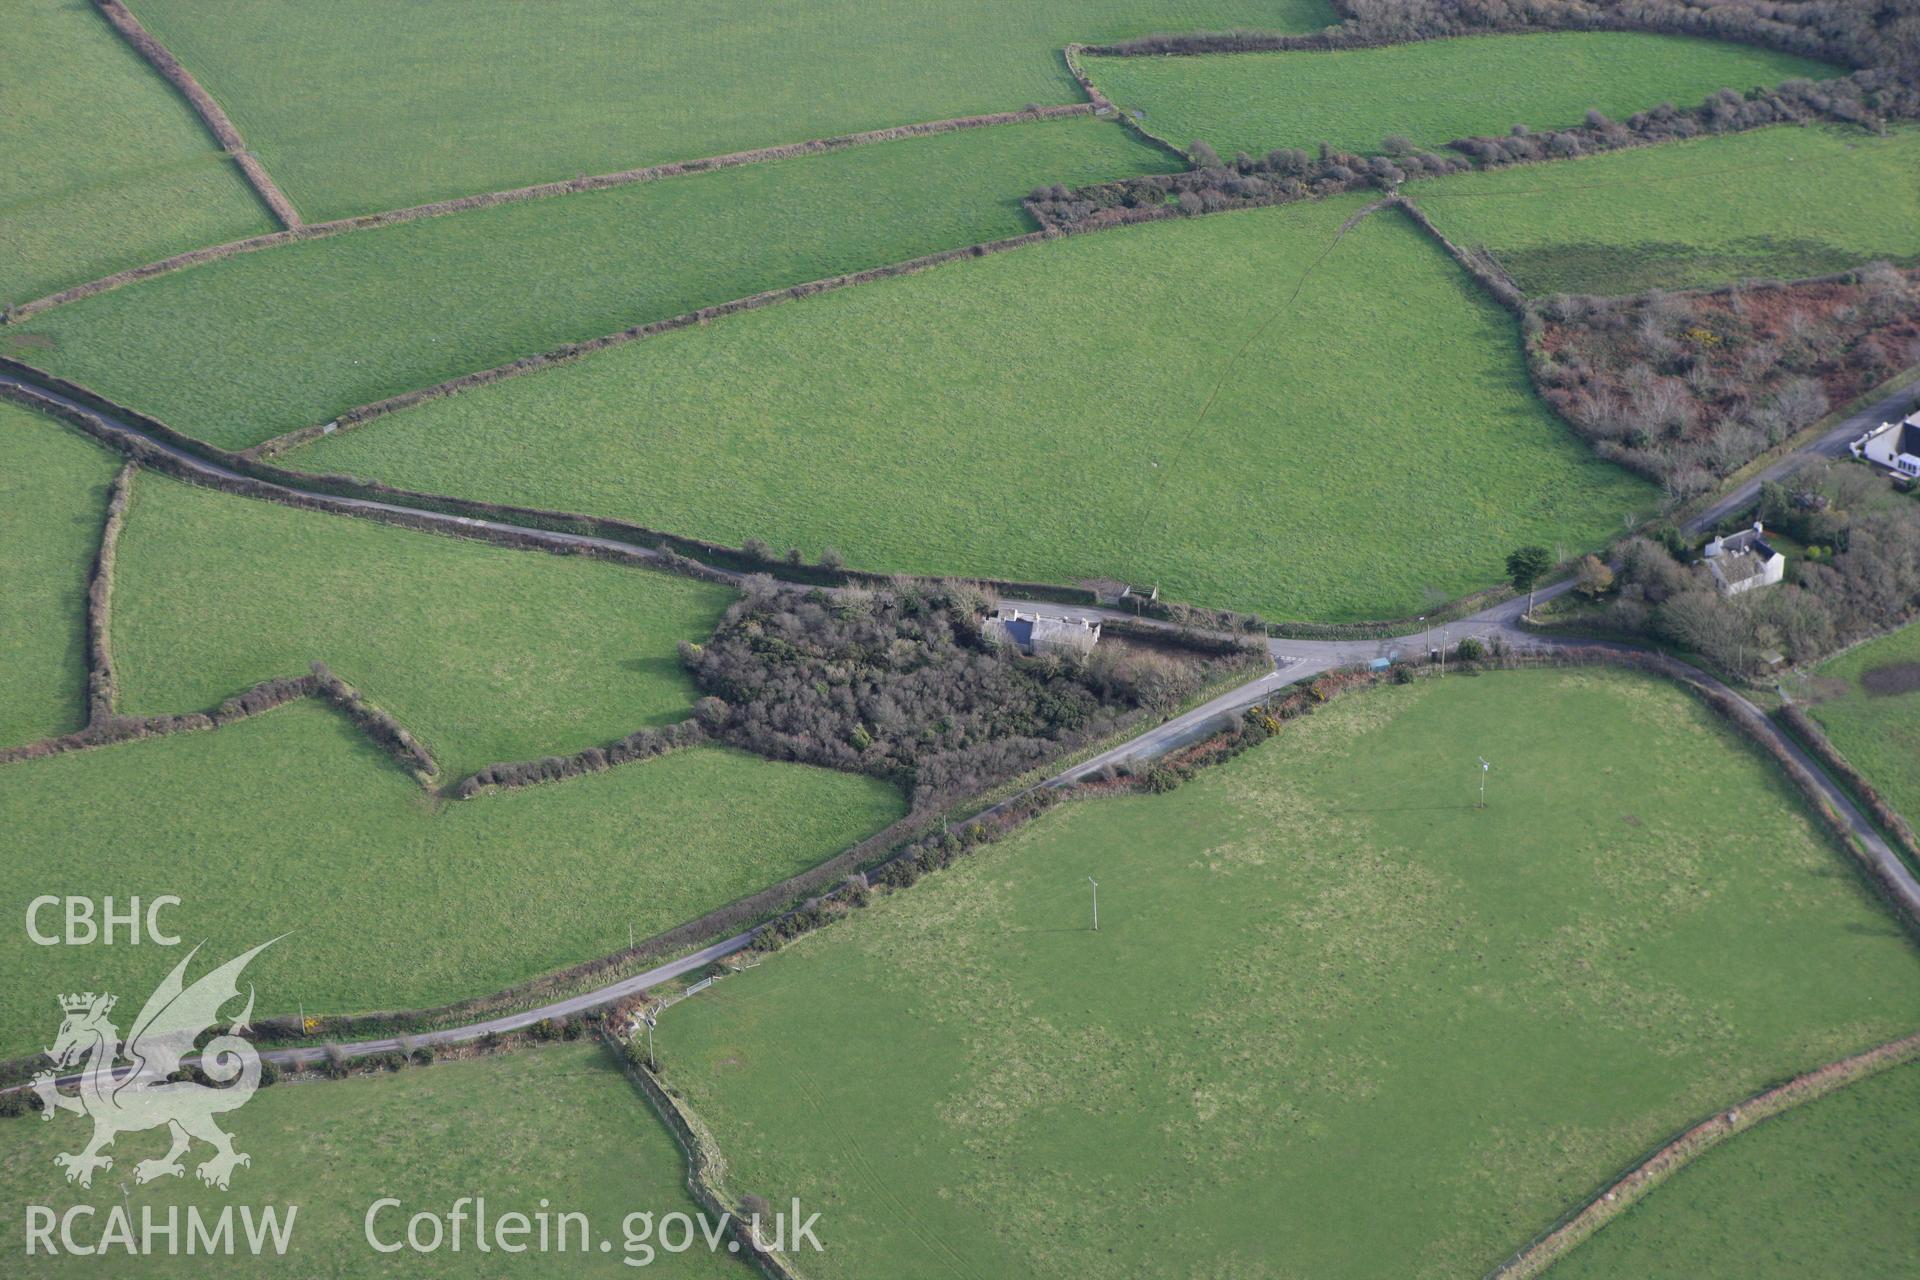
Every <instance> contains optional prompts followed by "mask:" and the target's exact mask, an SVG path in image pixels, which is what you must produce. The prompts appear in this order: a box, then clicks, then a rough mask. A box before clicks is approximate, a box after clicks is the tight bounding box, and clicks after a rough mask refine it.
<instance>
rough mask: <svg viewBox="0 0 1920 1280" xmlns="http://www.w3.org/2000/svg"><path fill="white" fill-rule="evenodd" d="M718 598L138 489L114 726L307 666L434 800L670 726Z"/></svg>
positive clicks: (150, 487)
mask: <svg viewBox="0 0 1920 1280" xmlns="http://www.w3.org/2000/svg"><path fill="white" fill-rule="evenodd" d="M731 598H732V593H731V592H729V591H728V590H727V589H726V588H724V587H717V586H714V585H712V584H709V583H704V582H696V581H694V580H693V579H691V578H683V577H679V576H676V575H672V574H664V573H654V572H650V571H646V570H636V569H631V568H627V567H624V566H621V565H614V564H607V563H603V562H600V561H595V560H586V559H578V558H574V557H569V556H549V555H545V554H543V553H540V552H529V551H518V550H512V549H508V548H502V547H492V546H487V545H485V544H483V543H475V542H464V541H460V540H458V539H454V538H443V537H438V536H436V535H432V534H422V533H416V532H413V531H411V530H406V529H396V528H393V527H391V526H387V525H379V524H374V523H372V522H371V521H363V520H352V519H345V518H342V517H340V516H332V515H325V514H321V513H318V512H311V511H299V510H295V509H294V508H291V507H283V506H279V505H277V504H273V503H266V502H254V501H251V500H248V499H245V498H235V497H232V496H229V495H227V494H222V493H216V492H214V491H212V490H208V489H197V488H192V487H189V486H187V485H184V484H181V483H179V482H177V481H173V480H168V479H166V478H165V477H161V476H154V475H143V476H141V477H140V479H139V480H138V481H137V482H136V485H135V489H134V500H133V505H132V507H131V508H130V509H129V511H128V515H127V525H126V529H125V532H124V533H123V535H122V538H121V542H120V557H119V561H118V564H117V566H116V569H115V574H114V597H113V602H114V610H113V643H114V661H115V666H116V668H117V671H118V673H119V676H120V687H121V698H120V703H121V705H120V709H121V710H122V711H123V712H126V713H127V714H130V715H154V714H160V713H163V712H178V711H199V710H204V709H206V708H208V707H211V706H214V705H215V704H217V703H218V702H219V701H220V700H221V699H222V698H225V697H228V696H230V695H232V694H234V693H238V692H239V691H240V690H242V689H245V688H247V687H248V686H250V685H253V684H255V683H257V682H259V681H261V680H267V679H271V678H273V677H275V676H283V675H299V674H300V673H301V672H304V671H305V670H306V669H307V667H308V665H309V664H310V663H311V662H313V661H314V660H315V659H319V660H320V661H323V662H325V663H326V664H327V665H328V666H330V667H332V668H333V670H334V672H335V674H337V675H339V676H340V677H341V678H342V679H344V680H346V681H347V682H348V683H349V684H353V685H357V686H359V688H360V690H361V691H362V692H363V693H365V694H366V695H367V697H368V698H369V699H371V700H372V701H374V702H376V703H378V704H379V705H381V706H383V707H385V708H386V709H387V710H389V711H391V712H392V713H393V714H394V715H395V716H397V717H398V718H399V719H400V721H401V722H402V723H403V724H405V725H406V726H407V727H408V728H409V729H411V730H413V731H414V732H415V733H416V734H418V735H419V736H420V738H421V740H422V741H424V742H425V743H426V744H427V747H428V749H429V750H431V751H432V752H433V753H434V757H435V759H437V760H438V761H439V763H440V769H441V773H442V775H443V776H444V777H445V778H446V779H447V780H449V781H451V780H455V779H458V778H460V777H462V776H464V775H466V774H469V773H472V772H474V771H475V770H476V769H479V768H480V767H481V766H482V765H486V764H490V763H493V762H495V761H502V760H526V759H531V758H533V757H536V756H542V755H564V754H567V753H569V752H573V751H579V750H581V749H582V748H585V747H589V746H595V745H598V744H601V743H604V742H608V741H611V740H612V739H614V738H619V737H623V736H625V735H626V734H629V733H631V732H633V731H634V730H635V729H638V728H641V727H643V726H647V725H664V724H672V723H674V722H675V721H678V720H683V719H685V718H686V717H687V715H688V714H689V712H690V710H691V708H692V706H693V700H694V698H695V697H696V696H697V694H696V691H695V689H694V687H693V682H692V681H691V680H690V679H689V678H688V677H687V676H686V674H685V672H684V671H683V670H682V668H681V666H680V660H679V657H678V654H677V652H676V649H677V647H678V645H679V643H680V642H681V641H682V640H701V639H704V638H705V637H706V636H707V634H708V633H709V632H710V631H712V630H713V626H714V624H715V623H716V622H718V621H719V618H720V611H721V610H722V609H724V608H725V607H726V605H727V602H728V601H729V600H730V599H731Z"/></svg>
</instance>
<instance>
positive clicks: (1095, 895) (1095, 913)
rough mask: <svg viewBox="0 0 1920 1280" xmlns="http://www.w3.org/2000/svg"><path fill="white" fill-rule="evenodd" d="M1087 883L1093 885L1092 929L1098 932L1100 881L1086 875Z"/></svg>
mask: <svg viewBox="0 0 1920 1280" xmlns="http://www.w3.org/2000/svg"><path fill="white" fill-rule="evenodd" d="M1087 883H1088V884H1090V885H1092V886H1093V931H1094V932H1095V933H1098V932H1100V882H1099V881H1098V880H1095V879H1094V878H1093V877H1092V876H1088V877H1087Z"/></svg>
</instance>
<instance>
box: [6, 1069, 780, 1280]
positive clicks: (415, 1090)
mask: <svg viewBox="0 0 1920 1280" xmlns="http://www.w3.org/2000/svg"><path fill="white" fill-rule="evenodd" d="M223 1124H224V1125H225V1126H226V1127H227V1128H228V1129H229V1130H230V1131H231V1132H232V1134H233V1139H234V1146H235V1147H236V1148H237V1149H238V1150H241V1151H245V1152H247V1153H248V1154H249V1155H251V1156H252V1157H253V1163H252V1164H251V1165H250V1166H248V1167H245V1168H241V1169H238V1170H236V1171H235V1173H234V1175H233V1187H232V1190H231V1191H229V1192H219V1191H213V1190H210V1189H208V1188H205V1187H202V1186H201V1185H200V1183H199V1182H198V1181H197V1180H196V1179H195V1178H194V1176H193V1166H194V1165H195V1164H196V1163H197V1162H198V1161H199V1160H201V1159H204V1158H205V1155H206V1152H207V1149H206V1148H204V1147H200V1146H198V1145H196V1146H195V1147H194V1149H193V1152H192V1154H190V1155H189V1156H187V1157H186V1161H185V1163H186V1164H187V1172H186V1174H185V1176H184V1177H181V1178H166V1179H162V1180H159V1181H156V1182H152V1183H148V1184H146V1185H144V1186H138V1187H136V1186H133V1184H132V1175H131V1173H128V1174H127V1176H126V1179H125V1180H126V1182H127V1184H128V1186H129V1188H130V1192H129V1195H128V1200H127V1204H128V1206H129V1208H130V1210H131V1211H132V1213H133V1215H134V1221H135V1223H136V1224H137V1223H138V1222H139V1214H140V1213H141V1211H142V1210H143V1209H145V1208H147V1207H148V1206H152V1207H153V1209H154V1210H155V1212H156V1213H158V1214H161V1215H164V1213H165V1211H166V1209H167V1208H168V1207H169V1206H181V1207H182V1208H183V1209H184V1207H185V1206H188V1205H193V1206H196V1207H198V1208H199V1210H200V1211H201V1212H202V1213H203V1214H206V1215H208V1216H210V1217H211V1216H216V1215H218V1214H219V1212H220V1211H221V1209H222V1208H223V1207H225V1206H227V1205H229V1204H235V1203H237V1204H245V1205H251V1206H253V1207H254V1209H255V1212H256V1213H257V1212H258V1211H259V1210H261V1209H264V1208H267V1207H273V1208H276V1209H278V1210H280V1211H281V1213H282V1216H283V1217H284V1215H285V1213H286V1212H287V1210H288V1208H289V1207H291V1206H298V1207H297V1210H295V1218H294V1228H293V1233H292V1245H291V1247H290V1248H289V1249H288V1250H287V1254H286V1256H285V1257H284V1258H276V1257H272V1256H269V1257H267V1258H264V1259H261V1260H257V1261H256V1260H255V1259H253V1258H251V1257H244V1256H243V1257H241V1258H225V1259H223V1258H208V1257H204V1256H196V1257H191V1258H189V1257H175V1258H168V1257H165V1256H161V1257H155V1258H144V1259H132V1260H129V1259H126V1258H124V1257H120V1258H118V1259H116V1261H115V1262H114V1264H113V1268H114V1273H115V1274H116V1275H128V1276H231V1275H257V1276H295V1275H298V1276H309V1277H311V1276H329V1277H340V1278H342V1280H352V1278H354V1277H360V1276H391V1275H395V1274H400V1275H409V1276H415V1275H418V1276H462V1277H467V1276H490V1277H493V1276H614V1275H632V1274H634V1271H633V1268H631V1267H628V1266H626V1265H624V1264H623V1262H622V1257H623V1250H622V1243H623V1239H624V1236H623V1233H622V1230H621V1222H622V1219H624V1218H625V1217H626V1215H627V1214H629V1213H634V1212H649V1211H650V1212H652V1213H654V1214H655V1215H664V1214H669V1213H689V1214H691V1213H695V1212H697V1211H698V1210H697V1206H696V1205H695V1203H694V1201H693V1199H692V1197H691V1196H690V1195H688V1193H687V1189H686V1185H685V1182H684V1180H683V1179H684V1176H685V1174H684V1169H685V1163H684V1161H683V1159H682V1157H681V1155H680V1151H679V1148H678V1147H676V1146H675V1145H674V1143H673V1140H672V1139H671V1138H670V1137H668V1136H667V1133H666V1131H665V1130H664V1129H663V1128H661V1126H660V1124H659V1123H658V1122H657V1121H656V1120H655V1118H654V1116H653V1113H652V1112H650V1111H648V1110H647V1109H646V1103H645V1101H644V1100H642V1099H641V1097H640V1095H639V1094H638V1093H637V1092H635V1090H634V1088H633V1086H632V1085H631V1084H629V1083H628V1082H627V1080H626V1079H625V1077H624V1076H622V1075H621V1073H620V1070H619V1068H618V1067H616V1066H615V1065H614V1063H613V1060H612V1057H611V1056H610V1055H609V1054H608V1053H607V1051H606V1050H605V1049H604V1048H602V1047H600V1045H598V1044H597V1043H593V1042H577V1043H573V1044H558V1045H548V1046H544V1047H542V1048H539V1049H523V1050H519V1051H516V1052H513V1053H509V1054H501V1055H497V1056H493V1057H487V1058H479V1059H466V1060H461V1061H450V1062H441V1063H437V1064H435V1065H433V1066H430V1067H417V1068H413V1069H409V1070H405V1071H401V1072H399V1073H397V1074H394V1075H383V1076H370V1077H369V1076H356V1077H353V1078H350V1079H347V1080H341V1081H289V1082H286V1083H282V1084H278V1085H274V1086H272V1087H269V1088H267V1089H264V1090H262V1091H260V1092H259V1093H257V1094H255V1095H254V1098H253V1100H252V1101H251V1102H249V1103H247V1105H246V1107H245V1108H244V1109H243V1110H240V1111H237V1112H234V1113H232V1114H230V1115H229V1116H227V1117H225V1118H224V1119H223ZM84 1136H85V1133H84V1126H83V1124H82V1122H81V1121H80V1120H79V1119H77V1118H76V1117H74V1116H71V1115H63V1116H61V1117H59V1119H58V1121H57V1122H47V1123H44V1124H43V1123H42V1122H41V1121H39V1120H37V1119H18V1120H8V1121H5V1122H0V1205H5V1206H6V1210H5V1211H6V1213H7V1216H8V1218H9V1220H10V1221H13V1222H20V1221H22V1220H24V1217H25V1213H26V1210H25V1207H24V1206H26V1205H29V1204H36V1205H47V1206H49V1207H51V1208H52V1209H53V1210H54V1211H55V1212H63V1211H65V1210H66V1209H67V1208H68V1207H69V1206H71V1205H76V1204H92V1205H96V1206H98V1207H99V1210H100V1213H101V1214H102V1215H103V1216H102V1217H101V1218H97V1219H95V1221H94V1222H93V1224H92V1229H93V1230H94V1231H95V1232H97V1231H99V1230H100V1229H101V1228H102V1227H103V1226H104V1214H105V1212H106V1209H107V1208H108V1206H109V1203H110V1202H117V1201H118V1199H119V1196H120V1192H119V1190H118V1188H117V1186H116V1185H115V1184H116V1183H117V1182H118V1181H119V1180H121V1174H122V1171H123V1170H131V1169H132V1167H133V1165H134V1163H135V1162H136V1161H137V1160H144V1159H147V1158H149V1157H157V1156H159V1155H162V1154H164V1152H165V1150H166V1141H165V1138H164V1135H162V1134H156V1133H154V1132H147V1133H144V1134H128V1135H125V1136H123V1137H122V1138H120V1139H119V1141H117V1142H116V1143H115V1144H114V1147H113V1151H114V1154H115V1159H114V1167H113V1170H112V1171H111V1173H110V1174H108V1175H102V1177H103V1178H104V1181H105V1185H104V1186H102V1185H100V1181H99V1180H96V1184H95V1186H94V1189H93V1190H92V1192H90V1193H89V1192H85V1191H81V1190H79V1189H78V1188H74V1187H69V1186H67V1185H66V1183H65V1182H64V1181H62V1180H61V1175H60V1171H59V1170H58V1169H56V1168H55V1167H54V1164H53V1156H54V1153H55V1152H58V1151H72V1150H76V1149H77V1148H78V1146H79V1144H80V1143H81V1142H82V1141H83V1139H84ZM463 1196H484V1197H486V1202H487V1214H488V1216H489V1218H490V1219H492V1220H496V1221H497V1219H498V1216H499V1215H502V1214H506V1213H512V1212H518V1213H524V1214H526V1215H528V1217H529V1218H530V1219H532V1220H533V1221H534V1222H535V1223H536V1231H537V1223H538V1219H537V1218H536V1217H535V1216H534V1215H536V1214H538V1213H540V1212H541V1211H542V1210H541V1207H540V1206H541V1204H542V1202H543V1199H544V1200H545V1201H547V1202H550V1203H549V1207H548V1208H547V1209H546V1210H545V1212H547V1213H549V1214H552V1215H555V1216H554V1217H553V1218H551V1219H549V1223H550V1226H551V1227H552V1229H553V1231H554V1233H555V1236H554V1238H557V1233H558V1216H557V1215H559V1214H560V1213H562V1212H567V1211H572V1212H578V1213H584V1214H586V1215H587V1217H588V1221H589V1222H590V1224H591V1227H592V1231H591V1236H590V1238H591V1240H592V1243H593V1248H594V1250H595V1251H594V1252H593V1253H591V1255H590V1256H587V1257H582V1256H581V1254H580V1253H579V1252H578V1250H577V1244H576V1243H575V1242H577V1241H578V1239H579V1229H578V1228H577V1227H575V1228H572V1234H570V1235H569V1237H568V1241H569V1244H570V1246H573V1249H572V1251H570V1252H566V1253H561V1252H557V1251H555V1252H548V1253H545V1254H541V1253H538V1252H528V1253H525V1254H521V1255H519V1256H515V1257H508V1256H506V1255H503V1254H502V1253H500V1252H498V1251H496V1252H494V1253H493V1254H492V1255H491V1256H487V1255H482V1254H478V1253H476V1252H475V1250H474V1247H473V1226H472V1223H471V1221H470V1220H469V1222H468V1224H467V1226H466V1228H465V1230H466V1234H465V1236H464V1243H465V1247H464V1248H463V1249H462V1251H461V1252H459V1253H457V1254H456V1253H453V1252H452V1251H451V1250H448V1249H444V1248H443V1249H442V1251H440V1252H438V1253H433V1254H418V1253H414V1252H411V1251H406V1252H401V1253H398V1254H394V1255H392V1256H390V1257H389V1256H383V1255H381V1254H378V1253H375V1252H374V1250H373V1249H372V1248H371V1247H370V1246H369V1245H368V1244H367V1240H366V1235H365V1230H364V1226H363V1220H364V1219H365V1217H366V1214H367V1210H368V1208H369V1207H370V1206H371V1205H372V1204H373V1203H374V1201H376V1200H378V1199H381V1198H382V1197H393V1198H395V1199H398V1200H401V1201H402V1202H403V1207H402V1208H400V1209H392V1208H389V1209H386V1210H384V1211H383V1212H382V1213H381V1214H380V1215H379V1216H378V1217H377V1218H376V1230H377V1232H378V1238H379V1239H380V1240H381V1241H382V1243H391V1242H393V1241H394V1240H403V1239H404V1238H405V1231H406V1223H407V1218H408V1216H409V1215H411V1214H413V1213H415V1212H418V1211H422V1210H425V1211H429V1212H432V1213H434V1214H437V1215H440V1216H441V1217H442V1218H444V1217H445V1215H446V1214H447V1213H448V1212H450V1211H451V1209H452V1208H453V1205H454V1202H455V1201H457V1200H459V1199H460V1198H461V1197H463ZM87 1229H88V1224H87V1223H85V1222H84V1221H83V1222H82V1223H81V1225H80V1233H81V1235H82V1236H83V1237H84V1236H85V1234H86V1232H87ZM637 1229H638V1227H637V1224H636V1230H637ZM236 1231H237V1228H236ZM56 1238H57V1237H56ZM537 1239H538V1236H537V1234H535V1235H530V1236H528V1237H527V1238H526V1241H525V1242H527V1243H534V1242H537ZM601 1239H611V1240H612V1241H613V1242H614V1249H613V1251H612V1252H611V1253H608V1254H601V1253H599V1252H597V1250H598V1242H599V1241H600V1240H601ZM183 1247H184V1246H183ZM722 1247H723V1248H724V1246H722ZM161 1248H162V1251H164V1248H165V1242H164V1241H162V1242H161ZM635 1256H636V1258H637V1257H639V1256H641V1255H639V1254H638V1253H637V1252H636V1254H635ZM100 1265H101V1264H100V1261H99V1260H98V1259H74V1258H57V1259H48V1258H45V1257H41V1258H37V1259H17V1260H15V1261H14V1262H13V1263H12V1264H11V1266H12V1267H16V1268H18V1269H17V1270H13V1269H10V1270H9V1274H11V1275H34V1276H38V1275H82V1274H85V1275H96V1274H98V1273H99V1268H100ZM644 1274H648V1275H652V1274H666V1275H673V1276H730V1277H736V1278H743V1277H746V1276H747V1275H749V1274H750V1273H749V1272H748V1271H747V1270H746V1269H745V1268H744V1267H742V1266H740V1265H739V1264H738V1263H736V1262H733V1261H731V1260H730V1259H726V1258H716V1257H715V1256H714V1255H713V1254H711V1253H709V1252H708V1251H707V1250H706V1248H705V1247H704V1246H701V1247H699V1248H698V1249H696V1250H694V1251H691V1252H687V1253H682V1254H666V1253H660V1254H658V1255H657V1256H656V1258H655V1259H654V1261H653V1262H652V1264H651V1265H650V1266H649V1267H648V1268H647V1269H646V1271H645V1272H644Z"/></svg>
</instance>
